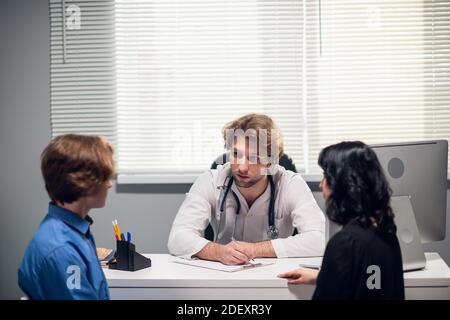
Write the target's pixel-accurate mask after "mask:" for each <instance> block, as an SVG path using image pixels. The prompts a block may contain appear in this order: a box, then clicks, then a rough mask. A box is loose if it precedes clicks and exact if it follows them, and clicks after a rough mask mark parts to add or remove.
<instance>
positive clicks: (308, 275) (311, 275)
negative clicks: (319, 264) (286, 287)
mask: <svg viewBox="0 0 450 320" xmlns="http://www.w3.org/2000/svg"><path fill="white" fill-rule="evenodd" d="M318 274H319V271H318V270H314V269H309V268H299V269H295V270H292V271H289V272H285V273H282V274H279V275H278V278H285V279H288V283H289V284H316V281H317V276H318Z"/></svg>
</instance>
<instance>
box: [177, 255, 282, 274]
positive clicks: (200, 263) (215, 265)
mask: <svg viewBox="0 0 450 320" xmlns="http://www.w3.org/2000/svg"><path fill="white" fill-rule="evenodd" d="M172 261H173V262H175V263H181V264H187V265H190V266H194V267H200V268H206V269H212V270H217V271H224V272H236V271H242V270H247V269H252V268H257V267H264V266H268V265H271V264H274V262H251V263H247V264H242V265H237V266H227V265H225V264H223V263H221V262H216V261H208V260H200V259H194V260H188V259H183V258H178V257H172Z"/></svg>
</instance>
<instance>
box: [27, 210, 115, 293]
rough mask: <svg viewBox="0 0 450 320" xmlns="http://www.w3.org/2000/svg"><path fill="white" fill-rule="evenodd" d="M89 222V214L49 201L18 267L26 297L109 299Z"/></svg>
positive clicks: (106, 284) (90, 221)
mask: <svg viewBox="0 0 450 320" xmlns="http://www.w3.org/2000/svg"><path fill="white" fill-rule="evenodd" d="M91 224H92V219H91V218H90V217H89V216H88V217H86V219H82V218H81V217H79V216H78V215H76V214H75V213H73V212H70V211H68V210H66V209H63V208H60V207H58V206H55V205H53V204H51V203H50V204H49V207H48V214H47V216H46V217H45V218H44V220H43V221H42V223H41V225H40V226H39V229H38V230H37V231H36V233H35V234H34V236H33V239H32V240H31V242H30V244H29V245H28V248H27V250H26V252H25V256H24V258H23V261H22V264H21V265H20V268H19V286H20V288H21V289H22V291H23V292H25V294H26V295H27V296H28V297H29V298H30V299H58V300H59V299H109V289H108V283H107V281H106V278H105V275H104V274H103V270H102V268H101V265H100V262H99V260H98V257H97V252H96V246H95V241H94V237H93V236H92V234H91V232H90V229H89V227H90V225H91Z"/></svg>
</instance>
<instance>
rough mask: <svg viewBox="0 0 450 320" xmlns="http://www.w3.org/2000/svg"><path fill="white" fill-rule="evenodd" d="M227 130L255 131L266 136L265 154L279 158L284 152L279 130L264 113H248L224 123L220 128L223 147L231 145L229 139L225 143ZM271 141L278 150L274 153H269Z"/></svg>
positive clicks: (227, 137)
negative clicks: (221, 128)
mask: <svg viewBox="0 0 450 320" xmlns="http://www.w3.org/2000/svg"><path fill="white" fill-rule="evenodd" d="M229 130H233V131H236V130H242V131H243V132H247V131H248V130H249V131H254V132H256V134H257V135H258V136H264V137H265V138H266V139H265V140H266V148H267V155H268V156H269V157H277V158H279V157H280V156H281V155H282V154H283V152H284V150H283V147H284V146H283V137H282V136H281V132H280V130H279V128H278V126H277V125H276V123H275V122H274V121H273V120H272V118H270V117H269V116H267V115H265V114H258V113H249V114H246V115H244V116H242V117H240V118H238V119H236V120H233V121H230V122H228V123H227V124H225V126H224V127H223V130H222V134H223V139H224V143H225V148H227V147H229V146H230V145H231V144H230V143H229V141H228V143H227V139H229V136H228V132H229ZM261 134H263V135H261ZM272 143H276V148H275V150H276V151H277V152H278V154H276V155H274V154H271V153H272V152H271V151H272Z"/></svg>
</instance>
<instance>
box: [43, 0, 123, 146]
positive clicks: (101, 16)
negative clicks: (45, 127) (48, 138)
mask: <svg viewBox="0 0 450 320" xmlns="http://www.w3.org/2000/svg"><path fill="white" fill-rule="evenodd" d="M63 5H64V8H65V9H64V10H63ZM49 7H50V58H51V68H50V88H51V91H50V95H51V99H50V102H51V125H52V134H53V136H56V135H60V134H64V133H71V132H76V133H84V134H98V135H103V136H105V137H107V138H108V139H109V140H111V141H112V142H115V141H116V125H115V123H116V119H115V114H116V112H115V108H116V102H115V67H114V61H115V54H114V46H115V42H114V1H113V0H109V1H108V0H106V1H87V0H84V1H83V0H81V1H80V0H77V1H69V0H65V1H61V0H50V1H49ZM63 13H65V14H64V15H63ZM78 13H79V17H80V19H77V14H78ZM63 21H64V22H63ZM63 24H64V25H65V28H63Z"/></svg>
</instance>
